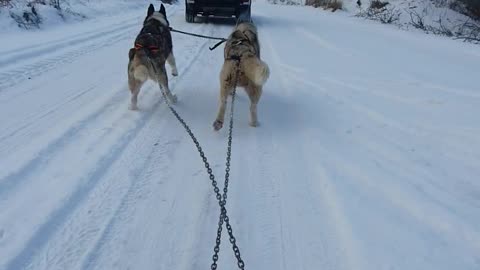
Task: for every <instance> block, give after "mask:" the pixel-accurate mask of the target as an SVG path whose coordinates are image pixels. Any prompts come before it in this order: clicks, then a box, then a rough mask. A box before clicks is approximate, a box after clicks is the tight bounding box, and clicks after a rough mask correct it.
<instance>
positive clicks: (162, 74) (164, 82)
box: [157, 65, 177, 103]
mask: <svg viewBox="0 0 480 270" xmlns="http://www.w3.org/2000/svg"><path fill="white" fill-rule="evenodd" d="M157 77H158V82H159V83H160V86H161V87H162V89H163V91H165V94H166V95H167V97H168V99H169V100H170V102H171V103H177V96H176V95H174V94H172V92H171V91H170V88H168V77H167V73H166V70H165V66H164V65H162V66H161V67H160V68H159V73H158V75H157Z"/></svg>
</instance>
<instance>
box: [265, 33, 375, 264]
mask: <svg viewBox="0 0 480 270" xmlns="http://www.w3.org/2000/svg"><path fill="white" fill-rule="evenodd" d="M265 43H266V45H267V46H268V50H266V51H268V52H269V54H268V56H270V58H271V59H269V60H267V61H268V62H269V63H271V64H272V72H276V73H277V74H278V75H277V76H278V77H277V79H276V82H277V85H278V88H279V89H282V90H283V94H284V96H283V98H288V100H290V101H292V102H293V100H295V99H296V97H297V96H298V92H292V89H295V87H293V85H290V83H289V82H288V81H287V77H286V74H285V73H284V72H283V71H282V70H281V67H282V65H285V64H284V63H282V61H281V60H280V59H281V58H280V56H279V55H280V53H279V52H278V50H277V49H276V48H275V46H274V44H273V39H272V38H271V36H270V34H267V39H266V42H265ZM272 79H273V77H272V78H271V80H272ZM270 83H271V81H270ZM270 87H272V86H270ZM276 88H277V87H276ZM278 88H277V89H278ZM278 98H280V97H278ZM264 102H265V101H264ZM285 106H287V107H288V105H282V106H281V107H282V108H280V109H278V110H280V111H285V110H287V109H286V108H284V107H285ZM288 111H289V112H288V113H283V114H280V115H279V112H278V111H277V112H274V111H272V112H271V114H276V118H275V119H272V120H271V121H272V122H275V120H277V121H278V118H281V119H282V120H281V121H280V122H282V123H284V122H291V123H295V122H296V121H300V122H301V118H302V117H305V116H301V115H297V114H303V112H300V111H299V112H296V111H295V109H294V108H290V110H288ZM277 125H278V127H277V129H279V130H284V127H283V124H277ZM291 128H294V127H291ZM298 135H299V134H297V136H298ZM300 136H301V137H302V138H303V139H301V140H304V141H309V140H311V138H308V136H305V135H300ZM298 151H299V153H297V154H295V152H298ZM309 151H311V149H301V148H300V149H298V148H296V147H295V146H293V149H289V148H284V147H281V146H277V147H276V152H277V153H276V154H275V157H276V159H275V160H276V161H277V162H278V164H283V165H282V166H276V168H279V167H282V168H283V169H282V172H283V175H278V176H277V177H276V179H279V180H280V179H283V181H282V183H278V185H279V186H278V189H279V198H281V200H279V202H278V203H279V204H280V205H281V208H280V211H282V212H285V213H290V214H291V213H295V214H296V217H290V218H288V219H285V220H284V224H283V226H282V232H283V234H284V237H283V238H284V244H283V246H284V248H285V251H284V253H285V254H288V256H287V258H288V259H287V260H286V262H285V265H286V266H285V267H286V269H292V268H295V269H305V270H307V269H309V267H308V265H321V266H322V269H367V268H366V265H365V262H364V260H363V256H362V253H361V248H360V246H359V243H358V241H357V239H356V237H355V236H354V234H353V232H352V225H351V223H350V221H349V219H348V218H347V216H346V213H345V211H344V207H343V206H342V201H341V200H340V199H339V198H338V197H337V196H336V191H335V187H334V185H333V184H332V182H331V180H330V178H329V176H328V175H326V174H325V171H324V170H323V169H321V168H320V169H321V170H318V169H317V170H312V169H310V168H315V167H318V163H316V164H311V166H308V165H305V166H304V168H308V169H307V170H302V171H299V170H298V168H296V167H295V166H294V165H293V164H309V163H310V162H312V160H310V159H305V158H304V156H305V155H303V154H302V153H304V152H309ZM293 156H295V162H293V163H292V162H291V160H290V159H291V158H292V157H293ZM280 157H287V158H286V160H284V161H281V160H278V159H279V158H280ZM285 164H287V165H285ZM291 179H295V183H294V184H292V183H290V181H289V180H291ZM277 182H278V181H277ZM315 195H316V196H315ZM319 235H321V236H323V237H319ZM315 236H316V237H315ZM301 243H303V245H307V246H302V244H301ZM285 256H286V255H285Z"/></svg>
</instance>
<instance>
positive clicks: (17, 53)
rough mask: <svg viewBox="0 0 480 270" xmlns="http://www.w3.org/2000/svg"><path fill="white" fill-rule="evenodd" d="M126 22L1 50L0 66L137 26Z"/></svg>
mask: <svg viewBox="0 0 480 270" xmlns="http://www.w3.org/2000/svg"><path fill="white" fill-rule="evenodd" d="M129 21H131V20H129ZM127 22H128V21H123V22H121V23H116V24H114V25H113V28H111V29H107V30H102V31H92V32H89V33H87V34H84V35H82V36H80V37H74V38H72V39H69V40H66V41H65V40H56V41H52V42H48V43H46V44H40V45H36V46H32V47H24V48H21V49H15V50H12V51H6V52H2V55H1V56H0V67H1V68H2V69H4V68H7V67H8V66H10V65H17V64H19V63H21V62H23V61H29V60H31V58H37V57H42V56H48V55H50V54H55V53H56V52H57V51H59V50H63V49H69V48H71V47H78V46H81V45H83V44H85V43H91V42H94V41H96V40H103V39H104V38H106V37H109V36H115V35H116V34H118V32H119V31H120V30H125V29H130V28H132V27H136V26H138V23H137V22H135V23H127ZM118 25H120V26H118ZM120 32H124V31H120ZM39 47H40V48H39Z"/></svg>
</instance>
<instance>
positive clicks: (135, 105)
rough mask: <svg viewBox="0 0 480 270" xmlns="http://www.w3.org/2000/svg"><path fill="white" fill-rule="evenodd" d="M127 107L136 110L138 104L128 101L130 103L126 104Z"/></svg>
mask: <svg viewBox="0 0 480 270" xmlns="http://www.w3.org/2000/svg"><path fill="white" fill-rule="evenodd" d="M128 109H129V110H132V111H138V106H137V104H133V103H130V105H129V106H128Z"/></svg>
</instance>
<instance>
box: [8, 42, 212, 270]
mask: <svg viewBox="0 0 480 270" xmlns="http://www.w3.org/2000/svg"><path fill="white" fill-rule="evenodd" d="M206 45H207V42H204V44H203V45H202V46H200V47H198V49H197V52H196V53H194V54H193V57H192V58H191V59H188V58H187V62H188V63H189V64H187V65H186V68H185V69H184V71H183V72H181V74H182V75H180V76H179V77H178V79H177V80H175V81H173V82H172V83H171V88H172V90H173V89H174V88H175V85H176V83H177V82H178V81H179V80H181V79H182V78H183V76H184V75H185V74H186V73H187V71H188V70H189V69H190V68H191V66H192V64H193V63H194V62H195V61H196V59H197V58H198V55H199V52H200V50H201V49H204V48H205V47H206ZM179 64H181V63H180V62H179ZM144 90H146V91H148V90H149V89H144ZM144 92H145V91H144ZM159 102H160V101H159ZM159 102H157V104H158V103H159ZM153 107H156V105H154V106H153ZM122 108H123V106H122ZM163 109H165V108H163ZM164 111H165V110H164ZM166 113H167V112H164V113H163V115H165V114H166ZM153 114H154V113H153V112H152V113H150V114H149V115H148V116H146V118H145V117H144V118H142V119H141V121H140V122H141V123H140V124H139V125H137V127H136V128H135V129H134V130H133V131H129V132H128V133H127V134H126V135H125V136H126V137H125V138H123V139H121V140H119V142H124V143H128V141H130V139H131V138H134V137H136V134H137V133H138V132H139V131H140V130H141V129H143V126H144V124H145V123H147V122H151V121H150V120H151V118H152V115H153ZM123 118H124V117H119V118H118V119H123ZM86 122H92V121H86ZM83 128H85V127H83ZM100 141H102V138H100V139H99V140H98V143H99V142H100ZM125 147H126V145H125V144H122V145H121V146H119V147H114V148H115V149H123V148H125ZM62 148H63V147H62ZM119 151H120V152H119ZM119 151H112V150H109V151H107V152H108V153H110V154H108V155H107V156H108V158H103V160H105V161H103V162H102V164H103V165H102V166H101V167H97V169H95V171H94V172H93V173H91V174H93V177H87V178H89V180H88V183H87V184H86V186H88V187H89V188H88V189H86V190H83V191H82V192H81V193H80V194H79V193H78V191H75V194H74V195H72V197H73V199H72V198H71V199H69V200H68V202H67V204H66V205H65V206H64V207H62V208H61V209H60V210H57V211H56V213H55V214H53V215H52V216H53V217H51V218H50V219H49V221H48V222H47V223H45V224H44V225H42V227H41V228H40V230H39V231H37V233H36V235H35V236H34V237H33V238H32V239H31V240H30V242H29V243H28V244H27V245H26V247H27V248H26V249H24V250H23V251H22V253H21V254H19V255H18V256H17V257H16V258H15V259H14V260H12V261H11V262H10V263H9V265H11V266H14V267H17V266H20V265H21V266H26V265H28V264H29V263H28V262H29V261H32V260H33V257H34V255H29V254H31V253H32V249H33V247H35V248H34V249H39V247H42V246H45V245H46V243H47V242H49V241H50V238H51V236H53V235H54V234H55V233H56V230H55V229H49V228H51V225H52V224H64V223H65V222H66V220H68V219H69V215H68V214H67V212H71V211H73V210H75V209H76V208H77V207H78V206H79V205H81V204H82V201H84V200H85V198H86V197H88V194H90V193H91V192H92V191H93V190H94V189H95V187H96V186H98V182H100V180H101V178H103V176H104V175H105V174H106V173H107V172H108V171H109V170H110V169H109V168H110V167H111V165H112V164H113V163H114V162H115V161H116V157H118V156H119V155H121V154H122V153H123V150H119ZM112 152H113V154H112ZM114 157H115V158H114ZM133 190H135V189H133ZM129 193H130V192H127V194H126V195H125V196H127V195H128V194H129ZM122 207H125V203H124V202H123V200H122V202H120V206H119V208H117V210H116V211H120V210H119V209H121V208H122ZM58 213H60V214H58ZM113 218H114V217H112V219H113ZM110 223H112V224H113V221H112V220H111V221H110ZM112 224H111V225H108V226H113V225H112ZM108 226H107V227H108ZM54 227H60V225H57V226H54ZM109 228H110V227H109ZM109 228H106V229H105V231H104V233H103V234H104V235H109ZM100 239H105V238H104V237H103V236H102V237H100ZM98 241H99V242H97V245H99V246H98V248H100V243H101V240H98ZM29 247H32V248H29ZM74 253H75V252H74ZM95 253H96V252H95V251H94V252H93V253H92V254H95ZM92 259H94V257H92ZM93 261H94V260H93ZM47 269H50V268H48V267H47Z"/></svg>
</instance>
